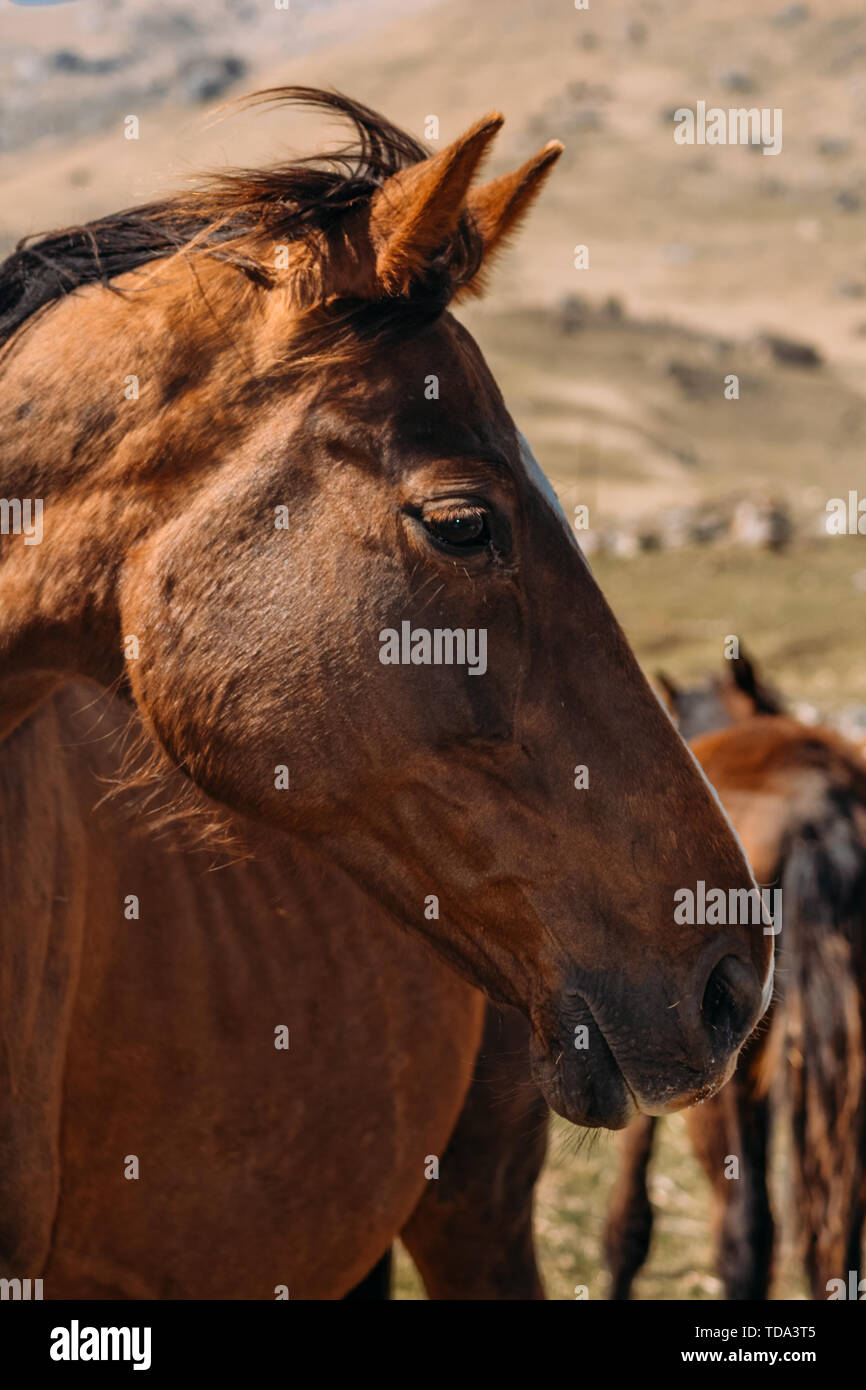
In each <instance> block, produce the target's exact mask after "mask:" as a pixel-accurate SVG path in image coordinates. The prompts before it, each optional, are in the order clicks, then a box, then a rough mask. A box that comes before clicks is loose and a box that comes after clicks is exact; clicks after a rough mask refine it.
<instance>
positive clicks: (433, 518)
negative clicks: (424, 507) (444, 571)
mask: <svg viewBox="0 0 866 1390" xmlns="http://www.w3.org/2000/svg"><path fill="white" fill-rule="evenodd" d="M423 521H424V525H425V527H426V528H427V530H428V531H429V533H430V535H431V536H432V537H433V539H434V540H437V541H439V543H440V544H441V545H447V546H449V547H452V548H454V549H457V550H469V549H475V550H477V549H480V548H481V547H482V546H485V545H487V544H488V542H489V540H490V525H489V515H488V513H487V512H486V511H485V510H484V508H483V507H470V506H461V507H455V506H450V507H442V508H441V509H439V510H431V511H429V512H427V513H425V515H424V518H423Z"/></svg>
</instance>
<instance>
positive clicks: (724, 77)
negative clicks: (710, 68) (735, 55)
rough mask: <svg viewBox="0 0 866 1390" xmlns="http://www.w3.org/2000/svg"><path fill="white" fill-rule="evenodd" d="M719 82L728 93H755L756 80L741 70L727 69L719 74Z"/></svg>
mask: <svg viewBox="0 0 866 1390" xmlns="http://www.w3.org/2000/svg"><path fill="white" fill-rule="evenodd" d="M719 82H720V83H721V85H722V86H723V87H724V89H725V91H726V92H753V91H754V90H755V82H754V78H752V77H751V76H750V75H749V73H747V72H743V71H742V69H741V68H725V69H724V71H723V72H720V73H719Z"/></svg>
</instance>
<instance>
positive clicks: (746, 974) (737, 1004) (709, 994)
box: [701, 956, 760, 1047]
mask: <svg viewBox="0 0 866 1390" xmlns="http://www.w3.org/2000/svg"><path fill="white" fill-rule="evenodd" d="M759 1008H760V989H759V988H758V981H757V977H756V975H755V972H754V970H753V969H752V968H751V966H749V965H746V964H745V962H744V961H741V960H738V959H737V957H736V956H722V959H721V960H720V961H719V963H718V964H717V965H716V966H715V968H714V969H713V971H712V973H711V974H710V978H709V979H708V980H707V987H706V989H705V990H704V998H703V1003H702V1004H701V1016H702V1017H703V1020H704V1023H705V1025H706V1027H707V1028H708V1029H709V1031H710V1032H711V1033H712V1034H713V1036H714V1038H715V1039H716V1040H718V1041H719V1042H721V1043H724V1044H725V1045H726V1046H728V1047H736V1046H738V1044H739V1043H741V1042H742V1041H743V1039H744V1038H745V1037H746V1035H747V1034H748V1033H749V1032H750V1030H751V1029H752V1028H753V1027H754V1024H755V1022H756V1020H757V1016H758V1011H759Z"/></svg>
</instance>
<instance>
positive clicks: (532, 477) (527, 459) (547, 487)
mask: <svg viewBox="0 0 866 1390" xmlns="http://www.w3.org/2000/svg"><path fill="white" fill-rule="evenodd" d="M517 438H518V439H519V440H520V461H521V463H522V464H523V467H524V469H525V471H526V476H527V478H528V479H529V481H530V482H531V483H532V485H533V487H535V488H537V490H538V491H539V492H540V493H541V495H542V497H543V498H544V500H545V502H546V503H547V504H548V506H549V507H550V508H551V510H552V511H553V512H554V513H555V515H556V517H557V519H558V520H559V521H560V522H561V524H562V526H563V527H564V528H565V530H566V531H567V532H568V536H569V539H570V541H571V543H572V545H573V546H574V548H575V550H576V551H577V553H578V555H579V556H580V558H581V560H582V561H583V563H584V564H585V565H586V568H587V569H590V564H589V561H588V560H587V558H586V556H585V555H584V553H583V551H582V550H581V548H580V546H579V545H578V543H577V537H576V536H575V534H574V528H573V527H572V526H570V525H569V522H568V517H567V516H566V515H565V512H564V511H563V508H562V504H561V503H560V500H559V498H558V497H557V495H556V493H555V492H554V490H553V487H552V485H551V482H550V479H549V478H548V477H547V476H546V475H545V474H544V473H543V472H542V470H541V465H540V463H539V462H538V459H537V458H536V457H535V455H534V453H533V452H532V450H531V448H530V447H529V441H528V439H527V438H526V435H524V434H521V433H520V430H518V431H517ZM590 573H591V570H590Z"/></svg>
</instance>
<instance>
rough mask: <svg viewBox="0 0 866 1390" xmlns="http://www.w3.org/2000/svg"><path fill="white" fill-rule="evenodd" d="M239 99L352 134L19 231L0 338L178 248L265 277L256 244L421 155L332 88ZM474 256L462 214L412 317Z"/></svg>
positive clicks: (333, 221) (364, 193) (329, 209)
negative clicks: (54, 227) (120, 207)
mask: <svg viewBox="0 0 866 1390" xmlns="http://www.w3.org/2000/svg"><path fill="white" fill-rule="evenodd" d="M242 104H243V105H272V104H273V105H283V104H296V105H301V106H305V107H311V108H313V109H315V110H319V111H321V110H327V111H332V112H336V113H337V114H338V115H339V116H341V117H343V118H345V119H346V120H348V121H349V122H350V123H351V124H352V125H353V126H354V128H355V132H356V138H355V139H354V140H353V141H351V142H350V143H348V144H347V145H345V146H343V147H342V148H340V149H338V150H336V151H334V152H333V153H330V154H327V155H313V156H309V157H307V158H302V159H298V160H295V161H293V162H292V163H290V164H278V165H273V166H271V167H269V168H266V169H230V170H227V171H225V172H220V173H216V174H211V175H205V176H204V177H202V178H201V179H200V180H199V182H198V184H197V185H196V186H195V187H194V188H193V190H192V191H191V192H189V193H185V194H182V195H177V196H174V197H169V198H165V199H163V200H161V201H160V202H155V203H147V204H144V205H143V206H141V207H137V208H129V209H126V210H125V211H123V212H116V213H112V214H111V215H110V216H108V217H101V218H98V219H97V220H96V221H94V222H88V223H87V224H85V225H84V226H79V227H68V228H66V229H64V230H62V231H58V232H51V233H48V234H47V235H42V236H36V237H25V238H24V239H23V240H22V241H20V242H19V243H18V245H17V247H16V249H15V251H14V252H13V253H12V254H11V255H10V256H9V257H8V258H7V259H6V260H5V261H4V262H3V264H2V266H0V345H2V344H3V343H5V342H7V341H8V340H9V339H10V338H11V336H12V335H13V334H14V333H15V331H16V330H17V329H18V328H20V327H21V325H22V324H23V323H24V322H25V321H26V320H27V319H29V318H30V317H31V316H32V315H34V314H36V313H38V312H39V310H41V309H44V308H46V307H47V306H49V305H50V304H52V303H53V302H54V301H56V300H58V299H60V298H62V297H63V296H64V295H68V294H70V293H72V291H73V290H75V289H77V288H78V287H79V286H83V285H92V284H100V285H104V286H106V287H109V288H114V285H113V283H112V282H113V281H114V280H115V279H116V278H117V277H118V276H120V275H123V274H124V273H125V272H127V271H131V270H135V269H137V268H138V267H139V266H143V265H146V264H147V263H148V262H150V261H154V260H159V259H161V258H163V257H165V256H169V255H172V254H175V253H177V252H179V251H183V252H186V253H190V254H192V253H196V254H200V253H204V254H207V255H211V256H217V257H219V259H221V260H224V261H227V262H228V263H230V264H231V265H233V266H235V267H236V268H237V269H238V270H239V271H240V272H242V273H243V274H244V275H246V276H248V277H249V278H250V279H251V280H253V281H254V282H256V283H259V284H268V283H270V280H271V273H270V267H269V266H268V265H267V264H266V262H265V261H264V260H263V259H262V255H263V253H264V248H265V247H266V246H269V247H272V246H273V243H274V242H275V241H279V242H291V241H299V240H303V239H305V238H306V237H309V236H310V235H311V234H313V233H317V232H327V231H328V230H329V229H331V228H333V227H334V226H336V225H337V224H338V223H339V221H340V219H341V218H343V217H344V216H345V215H346V214H347V213H348V212H350V211H351V210H352V209H355V208H357V207H358V206H359V205H360V204H363V203H365V202H367V201H369V200H370V198H371V197H372V196H373V194H374V193H375V192H376V190H377V189H378V188H379V187H380V186H381V184H382V183H384V182H385V180H386V179H388V178H390V177H391V175H392V174H395V173H397V172H398V171H399V170H400V169H404V168H406V167H407V166H409V165H411V164H417V163H418V162H420V161H421V160H423V159H426V158H427V157H428V155H429V153H430V151H429V150H428V149H426V148H425V146H424V145H422V144H421V143H420V141H418V140H416V139H414V137H413V136H411V135H409V134H407V132H406V131H403V130H400V129H399V128H398V127H397V126H395V125H392V124H391V123H390V122H389V121H387V120H386V119H385V118H384V117H383V116H381V115H379V113H378V112H376V111H372V110H371V109H370V108H369V107H367V106H364V105H362V104H361V103H360V102H357V101H353V100H351V98H349V97H346V96H343V95H342V94H341V93H339V92H326V91H320V90H318V89H317V88H314V87H279V88H273V89H270V90H267V91H262V92H256V93H254V94H253V95H252V96H251V97H248V98H246V99H245V101H244V102H243V103H242ZM480 256H481V246H480V239H479V237H478V235H477V233H476V231H475V229H474V227H473V226H472V224H471V222H470V221H469V220H468V219H461V228H460V231H459V234H458V236H457V237H455V238H454V242H453V244H452V245H451V246H450V247H448V248H446V249H445V250H444V251H443V253H442V256H441V257H440V258H439V262H438V265H437V267H436V268H435V274H434V279H433V281H431V285H430V287H429V295H428V296H427V299H428V303H427V304H426V305H425V306H424V310H423V311H422V318H426V319H428V320H429V318H430V317H433V316H435V315H436V314H438V313H439V312H441V310H442V308H444V304H445V302H446V300H447V295H446V294H445V293H444V292H442V293H438V292H437V286H436V283H435V279H436V275H438V278H439V280H440V281H441V282H442V283H443V284H444V283H445V281H446V280H447V281H449V282H450V284H451V285H452V286H453V285H454V284H455V283H460V282H461V281H463V280H466V279H469V278H471V275H472V274H473V273H474V271H475V270H476V269H477V266H478V264H479V263H480ZM373 307H374V306H371V305H367V306H357V308H358V313H357V315H356V317H357V319H358V326H359V327H360V328H361V329H362V331H363V328H364V325H365V323H369V322H371V321H372V319H373V318H376V319H381V317H382V316H381V313H379V314H375V313H371V310H372V309H373ZM393 307H394V306H392V308H393ZM416 307H421V306H416ZM385 317H386V318H392V317H393V315H392V314H390V313H386V315H385ZM344 321H345V320H344Z"/></svg>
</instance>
